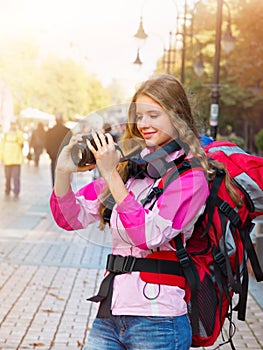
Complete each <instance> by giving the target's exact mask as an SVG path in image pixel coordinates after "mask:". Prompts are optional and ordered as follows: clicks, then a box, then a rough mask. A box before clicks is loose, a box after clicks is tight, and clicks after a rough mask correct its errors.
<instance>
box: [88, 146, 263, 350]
mask: <svg viewBox="0 0 263 350" xmlns="http://www.w3.org/2000/svg"><path fill="white" fill-rule="evenodd" d="M205 151H206V152H207V154H208V157H209V158H210V159H214V160H217V161H221V162H222V163H224V164H225V166H226V169H227V171H228V172H229V174H230V177H231V178H232V182H233V186H235V187H236V190H237V191H238V192H239V194H240V197H241V198H242V205H241V206H239V208H237V207H236V205H235V203H234V202H233V200H232V198H231V196H230V194H229V193H228V191H227V188H226V185H225V176H226V173H225V171H224V170H221V169H219V167H216V166H214V169H213V170H214V172H213V176H211V178H210V180H209V187H210V195H209V197H208V199H207V201H206V208H205V211H204V213H203V214H202V215H201V216H200V218H199V219H198V221H197V222H196V224H195V227H194V231H193V234H192V236H191V238H190V239H189V240H188V241H187V242H186V246H184V244H183V237H182V236H181V235H178V236H176V237H175V238H174V239H173V241H172V242H171V244H172V245H173V246H174V247H175V248H176V252H173V251H168V252H167V251H157V252H153V253H151V254H150V255H149V256H148V257H147V258H135V257H133V256H125V257H123V256H120V255H113V254H109V255H108V261H107V267H106V268H107V270H108V272H109V274H108V275H107V277H106V278H105V279H104V281H103V282H102V284H101V287H100V290H99V293H98V294H97V295H96V296H94V297H92V298H89V299H88V300H91V301H95V302H101V304H100V308H99V312H98V317H107V316H108V315H109V313H110V303H111V293H112V283H113V280H114V277H115V276H116V275H117V274H121V273H130V272H132V271H140V277H141V279H142V280H144V281H145V282H148V283H157V284H168V285H175V286H180V287H181V288H184V289H185V291H186V293H185V299H186V302H187V305H188V314H189V317H190V320H191V325H192V334H193V335H192V346H193V347H200V346H210V345H213V344H214V343H215V341H216V340H217V338H218V336H219V335H220V332H221V330H222V327H223V325H224V322H225V319H226V318H227V319H228V320H229V321H230V327H229V336H228V339H227V340H225V339H224V337H223V341H224V343H227V342H229V343H230V345H231V348H232V349H235V347H234V345H233V342H232V336H233V321H232V311H233V310H235V311H237V312H238V319H239V320H245V312H246V303H247V293H248V271H247V257H248V258H249V259H250V262H251V266H252V268H253V271H254V274H255V278H256V280H257V281H263V272H262V270H261V267H260V264H259V261H258V258H257V255H256V252H255V250H254V247H253V244H252V241H251V238H250V232H251V230H252V229H253V227H254V224H253V223H252V218H255V217H256V216H258V215H261V214H262V213H263V191H262V188H263V180H262V175H263V158H260V157H256V156H251V155H249V154H247V153H246V152H244V151H243V150H242V149H240V148H239V147H237V146H236V145H235V144H232V143H230V142H223V141H216V142H213V143H211V144H210V145H208V146H207V147H206V148H205ZM198 166H199V164H198V163H197V162H195V161H187V160H184V161H183V162H182V164H181V165H179V166H176V167H174V168H173V169H172V170H170V171H168V173H167V174H166V175H165V176H164V177H163V178H162V180H161V181H160V183H159V185H158V187H155V188H153V189H152V191H151V192H150V194H149V195H148V196H147V197H146V198H145V199H144V200H143V201H142V204H143V205H145V203H147V202H152V199H153V198H154V197H155V201H154V203H153V204H152V206H151V208H152V207H153V205H154V204H155V202H156V201H157V199H158V197H159V196H160V195H161V194H162V193H163V191H165V189H166V188H167V186H169V184H170V183H171V182H172V181H173V180H174V179H176V178H177V177H178V176H184V174H186V172H189V171H192V169H193V168H196V167H198ZM151 208H150V209H151ZM234 294H237V295H238V297H239V300H238V303H237V305H236V306H235V307H234V306H233V295H234ZM221 333H222V332H221ZM222 335H223V334H222Z"/></svg>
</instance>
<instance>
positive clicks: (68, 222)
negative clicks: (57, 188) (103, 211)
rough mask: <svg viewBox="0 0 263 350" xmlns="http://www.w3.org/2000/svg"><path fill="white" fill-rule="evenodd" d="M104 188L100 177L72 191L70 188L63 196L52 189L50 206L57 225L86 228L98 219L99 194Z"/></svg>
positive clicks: (75, 228) (73, 228) (65, 227)
mask: <svg viewBox="0 0 263 350" xmlns="http://www.w3.org/2000/svg"><path fill="white" fill-rule="evenodd" d="M105 188H106V185H105V182H104V180H103V179H102V178H98V179H96V180H95V181H93V182H91V183H89V184H88V185H86V186H84V187H83V188H81V189H80V190H79V191H78V192H76V193H74V192H73V190H72V189H70V190H69V192H68V193H67V194H66V195H65V196H63V197H59V196H56V195H55V193H54V191H53V192H52V194H51V197H50V208H51V213H52V215H53V218H54V220H55V222H56V223H57V225H58V226H59V227H61V228H63V229H65V230H68V231H72V230H78V229H83V228H86V227H87V226H88V225H89V224H91V223H93V222H96V221H98V220H99V219H100V214H99V209H100V204H101V201H100V199H99V196H100V194H101V193H102V192H104V190H105Z"/></svg>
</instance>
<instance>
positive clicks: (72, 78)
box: [0, 42, 111, 120]
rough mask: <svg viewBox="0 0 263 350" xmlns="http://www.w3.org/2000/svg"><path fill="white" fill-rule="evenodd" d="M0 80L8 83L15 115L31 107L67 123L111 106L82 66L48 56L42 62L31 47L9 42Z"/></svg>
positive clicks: (99, 86) (25, 44)
mask: <svg viewBox="0 0 263 350" xmlns="http://www.w3.org/2000/svg"><path fill="white" fill-rule="evenodd" d="M2 52H4V54H2V55H1V57H0V76H1V77H2V78H4V79H5V80H6V82H7V83H8V85H9V87H10V89H11V92H12V95H13V99H14V108H15V113H16V114H19V113H20V111H21V110H23V109H25V108H28V107H33V108H38V109H40V110H42V111H44V112H47V113H51V114H53V113H55V112H56V111H60V112H62V113H63V115H64V117H65V119H66V120H69V119H74V115H76V114H81V115H87V114H88V113H90V112H93V111H94V110H97V109H101V108H103V107H106V106H108V105H109V104H110V102H111V100H110V94H109V92H108V91H107V90H106V89H105V88H104V87H103V86H102V85H101V83H100V82H99V81H98V80H97V79H96V78H95V77H93V76H90V75H87V74H86V72H85V69H84V67H83V66H82V65H80V64H77V63H76V62H74V61H73V60H70V59H60V58H57V57H55V56H49V57H47V58H45V59H44V60H43V59H42V61H41V60H40V59H39V53H38V50H37V48H36V46H35V45H34V44H32V43H31V44H29V43H28V42H20V43H19V42H18V43H17V42H10V43H8V44H6V46H5V48H4V49H3V50H2Z"/></svg>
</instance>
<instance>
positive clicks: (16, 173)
mask: <svg viewBox="0 0 263 350" xmlns="http://www.w3.org/2000/svg"><path fill="white" fill-rule="evenodd" d="M24 141H25V140H24V135H23V132H22V130H20V129H19V127H18V123H17V121H16V120H14V119H13V120H11V123H10V128H9V130H8V131H7V132H5V133H4V134H3V136H2V138H1V142H0V159H1V161H2V163H3V165H4V172H5V195H6V196H7V197H9V195H10V193H11V191H13V193H14V198H15V199H18V197H19V193H20V176H21V164H23V162H24V155H23V146H24Z"/></svg>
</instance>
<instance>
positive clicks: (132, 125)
mask: <svg viewBox="0 0 263 350" xmlns="http://www.w3.org/2000/svg"><path fill="white" fill-rule="evenodd" d="M140 96H148V97H150V98H151V99H153V100H154V101H155V102H157V103H158V104H159V105H160V107H161V108H162V109H163V110H164V111H165V112H166V113H167V114H168V116H169V117H170V120H171V122H172V124H173V125H174V127H175V129H176V130H177V132H178V140H179V144H180V145H181V147H182V148H184V149H185V151H186V153H188V151H190V154H191V155H192V156H193V157H195V158H197V159H199V161H200V163H201V166H202V167H203V169H204V172H205V174H206V175H207V178H208V179H209V174H210V173H211V164H209V162H208V159H207V157H206V154H205V152H204V150H203V148H202V147H201V144H200V136H199V132H198V129H197V125H196V122H195V120H194V118H193V115H192V111H191V106H190V102H189V99H188V96H187V94H186V92H185V90H184V88H183V85H182V84H181V83H180V81H179V80H178V79H176V78H175V77H174V76H172V75H169V74H160V75H154V76H153V77H152V78H150V79H148V80H146V81H145V82H143V83H142V84H141V85H140V87H139V88H138V89H137V91H136V92H135V94H134V96H133V97H132V100H131V103H130V106H129V109H128V120H127V123H126V128H125V132H124V135H123V137H122V139H121V141H122V143H123V145H125V140H128V139H135V140H136V141H137V142H138V143H139V144H141V145H142V147H144V146H145V141H144V139H143V138H142V136H141V134H140V132H139V130H138V128H137V124H136V101H137V99H138V98H139V97H140ZM178 140H177V141H178ZM214 165H215V163H214V162H213V166H214ZM218 165H219V166H220V167H222V165H220V164H218ZM118 172H119V173H120V176H121V177H122V179H123V181H124V182H126V181H127V179H128V176H129V174H128V170H127V162H124V163H120V164H119V166H118ZM227 184H228V185H227V186H228V188H229V191H230V192H231V193H232V196H233V199H234V201H235V202H236V201H237V197H236V195H235V191H234V189H233V188H232V186H231V184H230V181H229V179H228V181H227ZM108 195H109V191H107V193H106V194H105V197H104V198H106V197H107V196H108ZM101 209H102V210H101V215H102V217H103V212H104V205H102V208H101ZM102 221H103V220H102Z"/></svg>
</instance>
